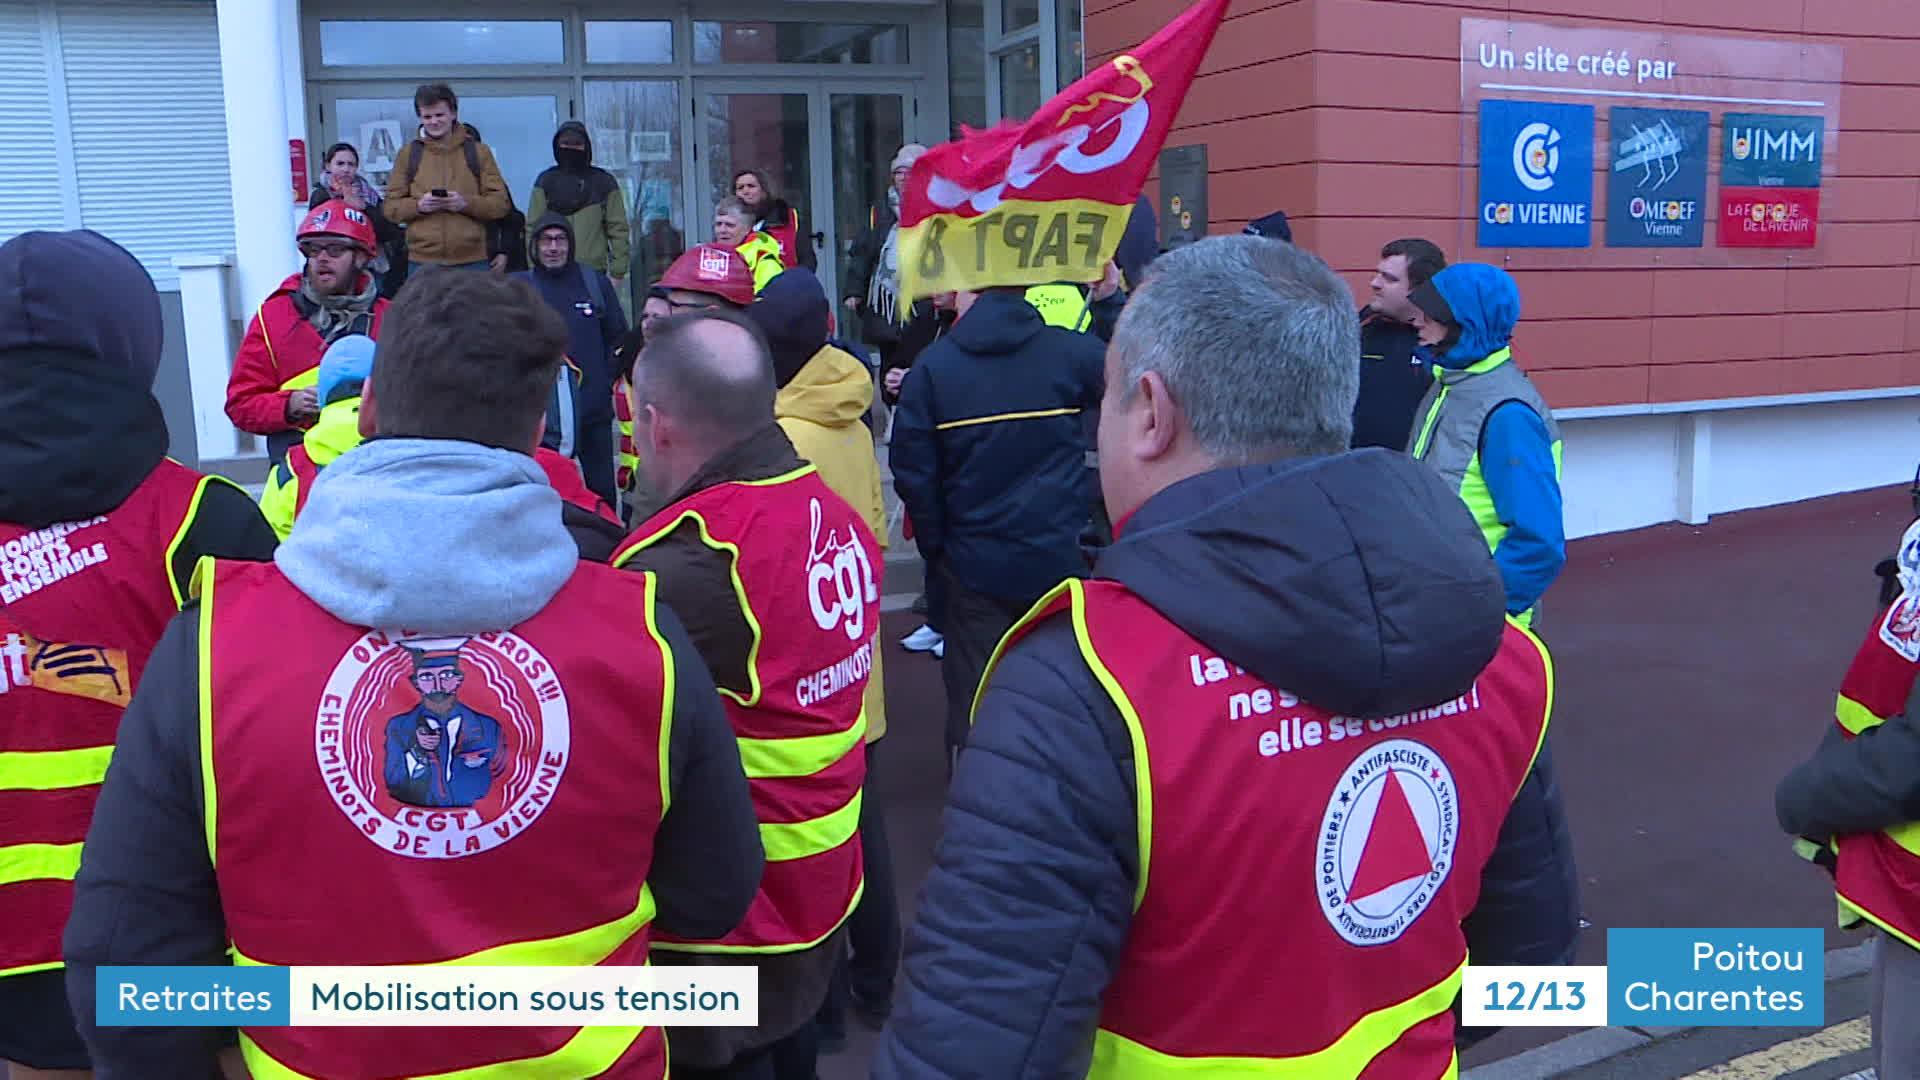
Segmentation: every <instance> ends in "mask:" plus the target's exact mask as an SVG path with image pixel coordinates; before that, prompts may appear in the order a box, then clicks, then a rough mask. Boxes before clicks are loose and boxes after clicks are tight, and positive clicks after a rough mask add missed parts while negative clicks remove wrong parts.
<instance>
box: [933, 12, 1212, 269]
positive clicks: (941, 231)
mask: <svg viewBox="0 0 1920 1080" xmlns="http://www.w3.org/2000/svg"><path fill="white" fill-rule="evenodd" d="M1227 3H1228V0H1200V2H1199V3H1197V4H1195V5H1194V6H1193V7H1191V8H1188V9H1187V10H1186V12H1184V13H1183V14H1181V16H1180V17H1179V18H1177V19H1175V20H1173V21H1172V22H1170V23H1168V24H1167V25H1166V26H1165V27H1164V28H1162V29H1161V31H1160V32H1159V33H1157V34H1155V35H1154V36H1153V37H1151V38H1149V39H1148V40H1147V42H1146V44H1144V45H1141V46H1140V47H1139V48H1138V49H1135V50H1134V51H1133V52H1131V53H1128V54H1125V55H1122V56H1118V57H1115V58H1114V59H1113V60H1111V61H1109V62H1107V63H1106V64H1103V65H1101V66H1100V67H1099V68H1098V69H1096V70H1094V71H1092V72H1089V73H1088V74H1087V75H1086V77H1084V78H1082V79H1081V80H1080V81H1079V82H1076V83H1074V84H1073V85H1072V86H1069V87H1067V88H1066V89H1065V90H1063V91H1061V92H1060V94H1059V95H1058V96H1057V97H1055V98H1054V99H1053V100H1051V101H1049V102H1047V103H1046V104H1045V105H1042V106H1040V109H1039V111H1037V112H1035V113H1034V114H1033V117H1032V118H1031V119H1029V120H1028V121H1027V122H1026V123H1024V124H1016V123H1011V122H1009V123H1005V124H1002V125H1000V126H999V127H996V128H994V129H993V130H991V131H982V132H972V131H970V132H967V134H966V136H965V137H964V138H961V139H959V140H956V141H954V142H949V143H943V144H941V145H939V146H936V147H934V148H933V149H932V150H930V151H928V152H927V153H926V155H925V156H923V157H922V158H921V159H920V161H919V162H918V163H917V164H916V165H914V167H913V173H912V174H911V175H910V176H909V177H908V179H907V186H906V189H905V190H904V191H903V192H902V193H901V199H900V286H901V292H902V293H903V294H904V295H905V296H907V297H908V298H909V299H919V298H921V297H926V296H933V295H935V294H938V293H944V292H952V291H955V290H974V289H982V288H986V287H987V286H990V285H1043V284H1047V283H1049V282H1055V281H1097V280H1099V279H1100V276H1101V272H1102V271H1103V270H1104V269H1105V268H1106V264H1107V261H1108V260H1109V259H1111V258H1113V253H1114V249H1116V248H1117V247H1119V245H1120V234H1121V233H1122V232H1124V231H1125V230H1126V224H1127V216H1128V215H1129V214H1131V213H1132V212H1133V204H1134V202H1135V200H1137V199H1138V198H1139V197H1140V190H1141V189H1142V188H1143V187H1145V186H1146V182H1147V174H1148V173H1149V172H1151V171H1152V169H1153V163H1154V160H1155V158H1157V157H1158V156H1159V153H1160V147H1161V145H1162V144H1163V143H1165V142H1166V141H1167V132H1168V130H1169V129H1171V128H1172V127H1173V119H1174V116H1175V114H1177V113H1178V112H1179V111H1180V102H1181V100H1182V99H1184V98H1185V97H1186V96H1187V87H1189V86H1191V85H1192V84H1193V77H1194V73H1195V72H1196V71H1198V70H1199V68H1200V60H1201V58H1202V57H1204V56H1206V54H1207V47H1208V46H1209V45H1211V44H1212V43H1213V35H1214V32H1215V31H1216V30H1218V29H1219V28H1220V20H1221V19H1222V18H1224V17H1225V16H1226V13H1227Z"/></svg>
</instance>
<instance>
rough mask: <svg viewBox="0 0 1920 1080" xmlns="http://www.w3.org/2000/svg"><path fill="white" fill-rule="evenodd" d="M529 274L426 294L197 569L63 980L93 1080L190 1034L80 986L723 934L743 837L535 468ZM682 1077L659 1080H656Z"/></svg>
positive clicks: (278, 1065) (704, 692)
mask: <svg viewBox="0 0 1920 1080" xmlns="http://www.w3.org/2000/svg"><path fill="white" fill-rule="evenodd" d="M565 341H566V337H565V330H564V328H563V327H562V326H560V324H559V320H558V318H557V317H556V316H555V315H554V314H553V312H552V311H551V310H549V309H548V308H547V307H546V305H545V304H543V303H541V301H540V299H539V297H538V296H537V295H535V294H534V293H533V291H532V290H531V289H530V288H529V287H528V286H527V285H526V284H525V283H523V282H517V281H511V280H508V279H505V278H501V277H496V276H494V275H491V274H423V275H421V276H420V277H418V278H416V279H414V280H413V281H411V282H409V283H408V284H407V286H406V288H404V289H402V290H401V293H400V296H399V298H398V301H397V302H396V303H395V305H394V309H393V317H392V319H391V320H390V322H389V327H388V333H387V335H386V336H384V337H383V338H382V339H381V356H380V362H379V363H378V364H377V365H376V366H375V367H374V369H373V374H372V376H371V378H370V380H369V382H368V384H367V386H366V388H365V393H364V397H363V399H362V402H361V413H360V420H361V428H362V432H363V434H366V435H367V436H368V437H369V438H368V441H367V442H366V443H365V444H364V445H362V446H360V447H358V448H356V449H355V450H354V451H353V452H351V453H348V454H344V455H342V456H341V457H340V458H339V459H338V460H336V461H335V462H334V463H333V464H332V465H329V466H328V467H327V471H326V474H325V476H324V479H323V480H322V482H320V483H318V484H316V485H315V486H314V489H313V494H312V496H311V497H310V498H309V499H308V500H307V504H306V507H305V509H304V510H303V511H302V513H301V520H300V526H299V528H297V529H295V530H294V531H293V533H292V534H291V535H290V537H289V539H288V540H287V542H286V543H284V544H282V545H281V546H280V548H279V550H278V551H277V552H276V553H275V560H274V562H273V563H272V564H271V565H243V564H237V563H229V562H226V561H224V560H205V561H203V562H202V563H201V564H200V566H199V568H198V569H197V571H196V573H195V577H194V585H195V593H196V596H197V603H195V604H193V605H191V606H189V607H188V608H187V609H186V610H184V611H183V612H182V613H181V614H180V615H179V616H178V617H177V618H175V619H174V620H173V622H172V624H171V625H170V626H169V627H168V629H167V632H166V635H165V636H164V637H163V638H162V639H161V641H160V644H159V645H158V646H157V647H156V648H155V649H154V652H153V659H152V662H151V664H150V665H149V669H148V675H149V676H150V677H149V678H147V679H146V680H145V681H143V682H142V683H141V686H140V691H139V693H138V694H137V695H136V696H135V698H134V701H133V704H132V705H131V707H129V708H128V710H127V714H126V717H125V720H124V722H123V723H122V725H121V728H120V746H119V750H118V753H117V755H116V757H115V759H114V765H113V769H112V772H111V773H110V775H109V777H108V780H107V783H106V784H105V786H104V789H103V790H102V792H101V796H100V805H99V810H98V812H97V813H96V815H95V817H94V822H93V828H92V830H91V832H89V834H88V836H87V841H88V847H87V850H86V853H85V856H84V858H83V860H82V863H81V868H80V876H79V880H78V882H77V885H76V895H75V900H74V909H73V918H72V921H71V922H70V924H69V925H68V928H67V934H66V946H67V953H68V960H69V969H68V988H69V992H70V995H71V1000H72V1001H73V1002H75V1003H77V1004H76V1007H75V1012H76V1013H77V1014H79V1020H80V1024H81V1029H82V1032H83V1033H84V1034H85V1036H86V1039H87V1044H88V1047H89V1049H90V1050H91V1051H92V1052H93V1058H94V1061H95V1063H96V1065H97V1066H98V1067H100V1068H101V1070H102V1071H103V1072H105V1073H107V1074H108V1075H113V1076H139V1077H154V1078H167V1080H171V1078H173V1077H181V1078H185V1080H202V1078H204V1077H206V1076H208V1075H211V1072H212V1068H213V1064H214V1062H213V1049H214V1046H215V1045H216V1044H215V1043H214V1041H213V1038H214V1032H212V1031H209V1030H208V1029H193V1028H186V1029H162V1028H138V1027H135V1028H127V1027H107V1026H101V1025H100V1024H99V1023H97V1021H96V1017H95V1015H94V1000H95V996H94V995H95V990H96V979H97V974H98V973H97V967H98V966H99V965H121V964H170V965H220V964H225V963H228V962H229V960H228V953H229V950H231V954H232V956H233V961H232V962H235V963H241V964H250V963H251V964H268V965H276V966H282V965H283V966H303V965H318V966H326V965H339V966H362V965H381V966H386V965H395V966H423V965H448V964H462V963H465V964H473V963H482V964H487V965H502V966H537V967H601V966H618V967H626V966H636V965H641V964H645V963H646V962H647V955H648V947H649V945H650V944H651V941H652V940H653V938H654V937H655V936H657V935H660V934H663V933H676V934H693V935H713V934H724V933H726V932H727V931H728V930H729V929H731V928H732V927H733V926H734V925H735V924H736V923H737V922H738V921H739V920H740V918H741V916H742V915H743V914H744V913H745V912H746V910H747V908H748V905H749V904H751V903H752V901H753V899H754V895H755V891H756V885H757V883H758V881H759V875H760V861H761V857H762V856H761V853H760V839H759V833H758V828H757V826H756V823H755V820H754V816H753V805H752V802H751V799H750V797H749V795H748V792H747V784H746V778H745V776H744V775H743V773H742V772H741V767H740V759H739V751H738V749H737V748H736V745H735V742H734V740H733V737H732V732H731V731H730V730H729V729H728V727H727V724H726V718H725V715H724V714H723V713H722V711H721V709H720V707H719V703H718V700H717V699H716V697H715V695H714V692H713V683H712V681H711V679H710V678H709V677H708V676H707V675H706V673H705V669H704V668H703V667H702V665H701V663H700V661H699V659H698V657H697V656H696V655H695V653H694V649H693V646H692V644H691V643H690V642H688V640H687V638H686V631H685V630H684V629H683V628H682V627H681V626H680V624H679V621H678V620H677V619H676V618H675V617H674V616H673V613H672V611H671V610H670V609H669V608H668V607H667V606H666V605H665V604H664V603H662V602H661V601H660V596H659V583H658V581H657V580H656V579H654V578H652V577H649V576H643V575H637V574H623V573H618V572H616V571H614V570H612V569H611V568H608V567H605V566H600V565H596V564H594V563H590V562H586V561H583V560H581V559H580V557H579V553H578V552H577V551H576V550H575V547H574V544H573V543H572V541H571V540H569V538H568V536H567V532H566V529H565V527H564V526H563V525H562V524H561V520H560V514H559V512H558V511H559V496H557V495H556V494H555V493H554V491H553V488H552V487H551V485H550V484H549V483H548V481H547V477H546V475H545V474H544V473H543V472H542V470H541V468H540V466H539V465H538V464H536V463H535V461H534V458H533V456H532V455H533V449H534V447H535V446H537V445H538V444H539V438H540V434H539V433H540V427H541V423H542V416H543V413H544V410H545V405H546V400H547V393H548V389H549V388H550V387H551V386H552V385H553V382H554V378H555V376H556V374H557V372H558V365H559V363H560V357H561V353H562V352H563V350H564V348H565ZM240 1050H241V1053H242V1054H243V1055H244V1057H245V1059H246V1064H247V1068H248V1070H249V1071H250V1072H251V1074H252V1075H254V1076H276V1077H295V1076H297V1077H347V1076H440V1075H447V1074H456V1075H459V1076H462V1077H467V1078H470V1080H483V1078H495V1077H497V1078H500V1080H507V1078H510V1077H522V1076H553V1077H563V1076H564V1077H575V1076H606V1077H621V1078H632V1080H660V1078H661V1077H663V1076H664V1075H665V1074H666V1069H667V1059H666V1055H667V1049H666V1045H665V1041H664V1038H663V1036H662V1033H661V1031H660V1029H659V1028H658V1027H617V1026H606V1027H598V1026H596V1027H577V1026H557V1025H556V1026H551V1027H499V1028H485V1029H482V1028H469V1029H465V1030H463V1031H461V1032H459V1033H458V1035H457V1036H455V1035H453V1034H452V1033H450V1032H449V1031H448V1030H447V1029H445V1028H432V1027H425V1028H423V1027H409V1028H368V1027H243V1028H242V1029H241V1031H240ZM675 1071H676V1073H677V1071H678V1070H675Z"/></svg>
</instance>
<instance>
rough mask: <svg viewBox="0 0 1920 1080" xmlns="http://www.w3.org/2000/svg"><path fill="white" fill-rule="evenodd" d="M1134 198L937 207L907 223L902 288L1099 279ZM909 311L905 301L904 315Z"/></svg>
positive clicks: (905, 292) (914, 293)
mask: <svg viewBox="0 0 1920 1080" xmlns="http://www.w3.org/2000/svg"><path fill="white" fill-rule="evenodd" d="M1133 207H1134V202H1133V200H1132V199H1128V200H1127V202H1125V203H1123V204H1119V205H1115V204H1111V203H1104V202H1097V201H1094V200H1092V199H1068V200H1065V201H1060V202H1029V201H1025V200H1018V199H1015V200H1009V201H1007V202H1003V203H1001V204H1000V205H999V206H997V207H995V208H994V210H993V212H992V213H989V214H981V215H978V216H965V215H962V214H957V213H956V214H936V215H934V216H933V217H930V218H927V219H926V220H924V221H921V222H919V223H918V224H916V225H914V226H913V227H911V228H905V229H901V230H900V293H901V295H902V296H909V297H914V298H920V297H927V296H934V295H938V294H940V293H946V292H975V291H979V290H981V289H985V288H988V287H991V286H995V285H1015V286H1018V285H1049V284H1052V283H1054V282H1057V281H1071V282H1094V281H1099V280H1100V278H1101V275H1102V274H1103V273H1104V272H1105V271H1106V267H1107V263H1108V261H1109V260H1111V259H1112V258H1113V253H1114V251H1115V250H1116V249H1118V248H1119V246H1120V237H1121V235H1122V234H1123V233H1125V232H1126V231H1127V219H1128V218H1129V217H1131V216H1132V214H1133ZM905 314H906V309H905V308H904V307H903V309H902V315H903V316H904V315H905Z"/></svg>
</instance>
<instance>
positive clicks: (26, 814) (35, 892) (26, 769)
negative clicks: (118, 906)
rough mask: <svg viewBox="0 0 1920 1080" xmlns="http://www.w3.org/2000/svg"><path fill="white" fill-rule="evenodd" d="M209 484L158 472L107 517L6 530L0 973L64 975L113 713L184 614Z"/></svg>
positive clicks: (2, 561)
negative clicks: (179, 579) (196, 526)
mask: <svg viewBox="0 0 1920 1080" xmlns="http://www.w3.org/2000/svg"><path fill="white" fill-rule="evenodd" d="M216 482H218V483H225V482H226V481H223V480H216V479H215V478H213V477H208V476H202V475H201V474H199V473H197V472H194V471H193V470H191V469H188V468H186V467H185V466H182V465H179V464H177V463H175V462H173V461H162V462H161V463H160V465H159V466H158V467H157V468H155V469H154V470H153V472H152V473H151V474H149V475H148V476H147V478H146V479H145V480H144V481H142V482H141V484H140V486H139V487H137V488H135V489H134V490H133V494H131V495H129V496H127V498H126V501H124V502H122V503H121V504H120V505H119V506H117V507H115V508H114V509H113V510H112V511H110V512H108V513H107V514H105V515H103V516H100V517H96V518H93V519H91V520H88V521H80V522H72V523H69V524H63V525H52V526H49V527H47V528H43V529H27V528H23V527H21V526H19V525H10V524H6V523H0V975H18V974H24V973H26V972H29V971H41V970H45V969H48V968H56V967H59V966H60V934H61V932H62V930H64V929H65V927H66V924H67V916H68V914H69V913H70V912H71V911H72V909H73V878H74V875H75V873H77V872H78V871H79V869H80V847H81V844H82V843H83V842H84V841H85V840H86V838H87V826H88V824H89V823H91V822H92V820H93V805H94V802H95V801H96V800H97V799H98V798H99V797H100V782H101V781H102V780H104V779H105V778H106V775H107V763H108V761H109V760H110V759H111V758H112V756H113V742H114V736H115V734H116V733H117V732H118V731H119V729H120V714H121V712H122V711H123V710H124V709H125V708H126V706H127V703H128V701H130V700H131V699H132V698H133V691H134V687H135V686H137V685H138V684H139V681H140V674H141V672H143V671H144V670H145V669H146V666H147V657H148V656H149V655H150V654H151V653H152V652H153V647H154V646H155V645H156V644H158V643H159V641H160V634H161V632H162V631H164V630H165V629H166V626H167V620H168V619H171V618H172V617H173V616H174V613H175V612H177V611H178V610H179V609H180V602H181V597H180V595H179V591H178V587H177V585H176V584H175V581H174V576H173V571H172V568H171V565H170V564H171V561H172V559H173V555H174V553H175V551H177V550H178V548H179V546H180V543H181V541H182V540H183V539H184V538H185V536H186V534H187V530H188V529H189V528H190V527H191V525H192V524H193V519H194V516H195V515H196V514H197V513H198V511H199V507H200V499H201V497H202V496H203V495H204V493H205V492H206V489H207V485H208V484H210V483H216Z"/></svg>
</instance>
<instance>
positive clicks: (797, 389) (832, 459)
mask: <svg viewBox="0 0 1920 1080" xmlns="http://www.w3.org/2000/svg"><path fill="white" fill-rule="evenodd" d="M830 312H831V304H830V302H829V301H828V299H827V294H826V290H824V289H823V288H821V286H820V279H819V278H817V277H815V276H814V274H813V271H811V270H808V269H806V268H804V267H801V268H797V269H793V270H787V271H785V272H784V273H781V274H779V275H778V276H776V277H773V278H771V279H770V280H769V281H768V283H767V285H766V286H765V287H763V288H762V289H761V291H760V300H759V302H758V303H756V304H754V305H752V306H751V307H749V308H747V317H748V318H749V319H752V320H753V322H754V324H755V325H756V326H758V327H759V328H760V331H761V333H763V334H765V335H766V338H767V344H768V347H769V349H770V351H771V352H772V353H773V376H774V383H775V385H776V386H778V387H779V392H778V393H777V394H776V395H775V396H774V399H773V413H774V418H775V419H776V420H777V421H779V424H780V428H781V430H783V431H785V432H786V433H787V438H788V439H789V440H790V441H792V443H793V448H794V450H795V451H796V452H797V453H798V454H799V455H800V456H801V457H802V458H804V459H806V460H807V461H811V462H812V463H813V465H814V468H816V469H818V470H819V472H820V479H822V480H823V481H825V482H826V485H827V487H828V488H830V489H832V490H833V493H834V494H836V495H838V496H840V497H841V498H843V499H845V500H846V501H847V503H848V504H849V505H851V506H852V507H853V508H854V509H855V510H856V511H858V512H859V513H860V516H861V517H862V518H864V519H865V520H866V523H867V527H868V528H869V529H872V530H873V535H874V536H875V537H876V538H878V539H879V541H880V546H881V548H883V549H884V548H885V547H886V546H887V521H886V511H885V510H884V509H883V506H882V502H881V495H880V465H879V462H878V461H877V460H876V459H875V458H874V453H873V433H872V432H871V431H870V430H868V428H867V426H866V424H865V422H864V420H863V418H864V417H865V416H866V415H867V411H868V410H869V409H871V408H872V407H873V373H872V372H871V371H869V370H868V369H867V365H866V364H864V363H862V362H861V361H860V359H859V358H858V357H855V356H853V355H852V354H850V353H848V352H847V351H846V350H844V349H840V348H838V347H835V346H833V345H830V344H828V342H827V338H828V332H829V315H830ZM866 711H867V775H868V777H869V778H870V779H869V781H868V784H867V787H866V789H865V796H864V800H865V801H863V802H862V803H861V806H860V844H861V847H862V849H863V850H864V851H865V857H866V881H867V885H866V892H865V893H864V894H862V896H861V899H860V905H859V906H858V907H856V908H855V909H854V912H853V916H852V918H850V919H849V920H848V922H847V929H848V943H849V944H850V946H851V947H852V956H851V958H850V959H849V961H848V963H847V965H846V979H845V980H844V981H841V982H840V987H842V988H844V990H845V991H846V993H847V995H848V997H850V999H851V1004H852V1006H853V1009H854V1011H855V1013H856V1014H857V1015H859V1016H861V1017H862V1018H863V1019H864V1020H866V1021H867V1022H868V1023H869V1024H870V1025H871V1026H873V1027H874V1028H876V1029H877V1028H878V1027H879V1026H880V1024H881V1023H882V1022H884V1021H885V1019H886V1016H887V1012H888V1003H889V1002H890V1001H891V1000H892V999H893V973H894V969H895V968H897V967H898V966H899V961H900V915H899V904H898V900H897V898H896V897H895V895H894V888H893V859H892V855H891V852H890V851H889V849H888V845H887V836H886V829H885V825H884V822H883V819H882V806H881V803H880V800H879V797H878V792H877V791H876V790H875V789H874V786H873V784H872V781H871V777H872V776H873V769H874V765H875V759H876V756H877V755H876V750H877V749H878V747H877V744H878V743H879V741H880V739H881V737H882V736H884V735H885V734H886V733H887V718H886V691H885V688H884V685H883V683H882V679H881V671H880V650H877V649H876V650H874V654H873V673H872V674H871V675H870V676H869V677H868V681H867V691H866ZM840 996H841V995H840V994H839V993H835V994H834V995H833V996H832V997H830V998H829V1002H830V1003H837V1002H838V1001H839V1000H840ZM829 1011H831V1010H829Z"/></svg>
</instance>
